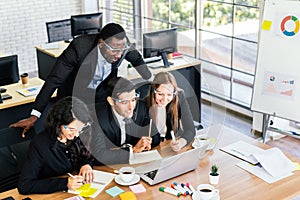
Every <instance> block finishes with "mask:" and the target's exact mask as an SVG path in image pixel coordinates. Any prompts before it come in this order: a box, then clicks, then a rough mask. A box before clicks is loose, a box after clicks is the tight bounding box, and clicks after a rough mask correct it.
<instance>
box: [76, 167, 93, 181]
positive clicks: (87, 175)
mask: <svg viewBox="0 0 300 200" xmlns="http://www.w3.org/2000/svg"><path fill="white" fill-rule="evenodd" d="M79 175H81V176H82V177H83V181H84V182H85V183H91V182H93V181H94V172H93V169H92V167H91V165H89V164H86V165H83V166H82V167H81V168H80V171H79Z"/></svg>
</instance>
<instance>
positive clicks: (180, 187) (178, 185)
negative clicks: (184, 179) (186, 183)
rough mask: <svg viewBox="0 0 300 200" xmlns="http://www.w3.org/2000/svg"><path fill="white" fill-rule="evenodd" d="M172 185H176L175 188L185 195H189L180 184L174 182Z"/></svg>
mask: <svg viewBox="0 0 300 200" xmlns="http://www.w3.org/2000/svg"><path fill="white" fill-rule="evenodd" d="M174 185H176V186H177V187H179V189H180V190H181V191H182V192H183V193H185V194H186V195H189V192H188V191H186V190H185V189H184V188H183V187H182V186H181V185H180V184H178V183H177V182H174Z"/></svg>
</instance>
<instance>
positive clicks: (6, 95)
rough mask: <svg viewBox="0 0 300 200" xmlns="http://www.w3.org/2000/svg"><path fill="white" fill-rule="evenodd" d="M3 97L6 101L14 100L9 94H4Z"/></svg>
mask: <svg viewBox="0 0 300 200" xmlns="http://www.w3.org/2000/svg"><path fill="white" fill-rule="evenodd" d="M1 96H2V100H6V99H11V98H12V96H11V95H9V94H3V95H1Z"/></svg>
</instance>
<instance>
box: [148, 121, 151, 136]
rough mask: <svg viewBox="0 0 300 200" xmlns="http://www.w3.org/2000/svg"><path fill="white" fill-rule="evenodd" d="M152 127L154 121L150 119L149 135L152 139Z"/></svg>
mask: <svg viewBox="0 0 300 200" xmlns="http://www.w3.org/2000/svg"><path fill="white" fill-rule="evenodd" d="M151 127H152V119H150V123H149V133H148V137H151Z"/></svg>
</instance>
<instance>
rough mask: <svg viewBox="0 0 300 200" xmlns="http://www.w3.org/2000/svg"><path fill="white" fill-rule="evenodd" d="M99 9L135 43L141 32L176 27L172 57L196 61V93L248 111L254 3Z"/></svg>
mask: <svg viewBox="0 0 300 200" xmlns="http://www.w3.org/2000/svg"><path fill="white" fill-rule="evenodd" d="M101 8H102V9H103V10H105V11H106V15H107V16H108V18H107V22H108V21H114V22H117V23H120V24H122V25H124V26H125V28H127V29H128V30H131V31H129V32H132V36H133V37H134V38H136V39H137V41H138V43H139V41H141V35H142V33H144V32H149V31H154V30H159V29H167V28H172V27H177V28H178V51H180V52H181V53H183V54H185V55H187V56H192V57H195V58H198V59H200V60H201V61H202V69H203V74H202V91H203V92H206V93H209V94H212V95H214V96H218V97H220V98H222V99H225V100H228V101H231V102H233V103H235V104H238V105H241V106H243V107H247V108H249V107H250V101H251V94H252V87H253V80H254V72H255V64H256V54H257V53H256V52H257V41H258V30H259V12H260V10H259V5H258V1H257V0H249V1H244V0H202V1H197V0H144V1H138V0H113V1H108V0H107V1H105V3H104V5H102V7H101ZM105 11H103V12H105ZM140 44H141V43H140ZM138 48H141V46H138Z"/></svg>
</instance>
